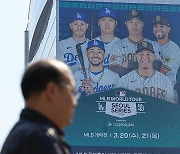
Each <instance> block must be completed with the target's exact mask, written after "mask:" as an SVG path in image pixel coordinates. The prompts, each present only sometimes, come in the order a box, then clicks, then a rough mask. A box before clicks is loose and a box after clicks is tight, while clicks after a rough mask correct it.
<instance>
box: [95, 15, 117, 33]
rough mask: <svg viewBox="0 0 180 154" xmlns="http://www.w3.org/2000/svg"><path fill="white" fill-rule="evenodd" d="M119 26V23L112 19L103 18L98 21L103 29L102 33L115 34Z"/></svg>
mask: <svg viewBox="0 0 180 154" xmlns="http://www.w3.org/2000/svg"><path fill="white" fill-rule="evenodd" d="M116 25H117V21H116V20H115V19H113V18H112V17H102V18H100V19H99V20H98V26H99V27H100V29H101V33H104V34H113V33H114V29H115V27H116Z"/></svg>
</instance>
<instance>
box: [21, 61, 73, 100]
mask: <svg viewBox="0 0 180 154" xmlns="http://www.w3.org/2000/svg"><path fill="white" fill-rule="evenodd" d="M67 81H70V82H71V83H72V85H75V83H74V79H73V75H72V72H71V70H70V69H69V67H68V66H67V65H66V64H65V63H63V62H60V61H57V60H52V59H51V60H50V59H49V60H40V61H37V62H35V63H32V64H30V65H29V66H28V67H27V69H26V70H25V73H24V75H23V78H22V82H21V88H22V93H23V96H24V99H25V100H27V99H28V98H29V97H30V96H32V95H37V94H39V93H41V92H42V91H43V90H44V89H46V86H47V84H48V83H49V82H54V83H56V84H59V85H60V84H61V83H64V82H67Z"/></svg>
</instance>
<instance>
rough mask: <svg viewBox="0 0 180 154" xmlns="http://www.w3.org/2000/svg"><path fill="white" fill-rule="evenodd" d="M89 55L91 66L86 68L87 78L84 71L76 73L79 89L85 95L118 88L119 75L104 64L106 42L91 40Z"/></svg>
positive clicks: (88, 49)
mask: <svg viewBox="0 0 180 154" xmlns="http://www.w3.org/2000/svg"><path fill="white" fill-rule="evenodd" d="M87 57H88V60H89V68H88V69H86V73H87V78H84V73H83V72H82V71H77V72H75V74H74V77H75V81H76V85H77V86H76V87H77V88H78V90H79V91H81V92H82V93H83V94H85V95H89V94H94V93H100V92H104V91H108V90H111V89H114V88H117V86H118V82H119V79H120V78H119V75H118V74H117V73H115V72H112V71H110V70H109V69H107V68H104V66H103V61H104V58H105V47H104V43H103V42H101V41H99V40H95V39H94V40H91V41H89V42H88V48H87Z"/></svg>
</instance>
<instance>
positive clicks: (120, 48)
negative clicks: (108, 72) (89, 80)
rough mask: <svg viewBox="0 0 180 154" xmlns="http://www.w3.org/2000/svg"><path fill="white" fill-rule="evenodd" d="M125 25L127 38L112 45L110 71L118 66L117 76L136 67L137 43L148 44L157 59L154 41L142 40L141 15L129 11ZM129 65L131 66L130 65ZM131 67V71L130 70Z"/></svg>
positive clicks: (156, 45)
mask: <svg viewBox="0 0 180 154" xmlns="http://www.w3.org/2000/svg"><path fill="white" fill-rule="evenodd" d="M125 25H126V27H127V29H128V33H129V36H128V37H126V38H124V39H122V40H121V43H116V44H115V45H114V48H113V51H114V55H113V56H112V57H111V62H112V63H111V64H112V66H111V69H112V70H113V69H115V68H116V67H117V66H118V65H119V69H117V68H116V69H117V70H118V71H119V72H118V73H119V75H120V76H122V75H124V74H125V73H127V72H129V71H131V70H132V69H134V67H135V66H136V65H135V64H136V63H135V62H136V54H135V53H136V50H137V45H138V43H140V42H142V41H147V42H150V43H151V44H152V45H153V48H154V50H155V53H156V58H157V59H159V54H158V51H159V45H158V43H157V42H155V41H151V40H149V39H147V38H144V37H143V35H142V30H143V27H144V19H143V14H142V13H141V12H140V11H137V10H131V11H129V12H128V13H127V15H126V22H125ZM130 64H131V65H130ZM131 67H132V69H131Z"/></svg>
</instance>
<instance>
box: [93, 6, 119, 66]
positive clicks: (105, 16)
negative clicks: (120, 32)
mask: <svg viewBox="0 0 180 154" xmlns="http://www.w3.org/2000/svg"><path fill="white" fill-rule="evenodd" d="M97 23H98V26H99V27H100V30H101V35H100V36H98V37H97V38H95V39H96V40H100V41H102V42H103V43H104V46H105V51H106V57H105V59H104V67H105V68H109V64H110V57H111V56H112V47H113V45H114V43H116V42H117V43H120V41H121V39H119V38H118V37H115V35H114V30H115V28H116V26H117V14H116V12H115V11H114V10H113V9H111V8H101V9H100V11H99V12H98V21H97Z"/></svg>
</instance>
